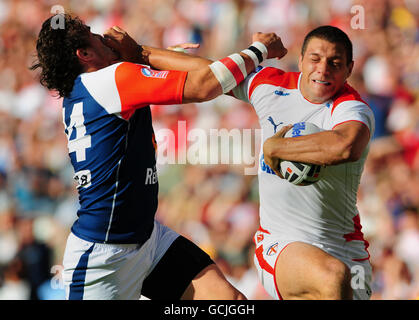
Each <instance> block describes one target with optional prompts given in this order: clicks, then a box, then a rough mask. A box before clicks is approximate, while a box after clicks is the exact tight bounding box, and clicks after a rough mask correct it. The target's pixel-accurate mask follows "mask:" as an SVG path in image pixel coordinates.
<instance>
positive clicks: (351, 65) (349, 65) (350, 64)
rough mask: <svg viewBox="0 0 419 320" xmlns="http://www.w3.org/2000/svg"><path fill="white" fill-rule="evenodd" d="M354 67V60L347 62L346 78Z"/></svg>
mask: <svg viewBox="0 0 419 320" xmlns="http://www.w3.org/2000/svg"><path fill="white" fill-rule="evenodd" d="M353 68H354V61H351V62H350V63H349V64H348V76H347V77H346V79H348V78H349V77H350V76H351V74H352V69H353Z"/></svg>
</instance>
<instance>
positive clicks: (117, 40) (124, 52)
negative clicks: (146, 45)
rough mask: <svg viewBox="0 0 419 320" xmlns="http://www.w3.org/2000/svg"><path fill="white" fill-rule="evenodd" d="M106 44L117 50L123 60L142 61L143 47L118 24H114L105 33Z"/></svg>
mask: <svg viewBox="0 0 419 320" xmlns="http://www.w3.org/2000/svg"><path fill="white" fill-rule="evenodd" d="M103 37H104V39H105V44H106V45H107V46H108V47H110V48H112V49H114V50H115V51H117V52H118V53H119V54H120V56H121V58H122V60H123V61H128V62H134V63H142V60H141V59H142V57H141V51H142V50H141V47H140V46H139V45H138V43H137V42H135V40H134V39H133V38H131V37H130V35H129V34H128V33H127V32H126V31H125V30H123V29H121V28H120V27H118V26H113V27H112V28H109V29H108V30H106V32H105V33H104V34H103Z"/></svg>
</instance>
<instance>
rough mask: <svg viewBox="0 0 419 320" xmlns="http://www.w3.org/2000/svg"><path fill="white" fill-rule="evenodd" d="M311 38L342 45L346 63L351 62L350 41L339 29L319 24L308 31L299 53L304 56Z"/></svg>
mask: <svg viewBox="0 0 419 320" xmlns="http://www.w3.org/2000/svg"><path fill="white" fill-rule="evenodd" d="M312 38H319V39H322V40H326V41H329V42H331V43H339V44H341V45H343V47H344V49H345V52H346V59H347V61H346V62H347V64H349V63H351V62H352V59H353V55H352V42H351V40H350V39H349V37H348V35H347V34H346V33H345V32H343V31H342V30H341V29H339V28H336V27H333V26H321V27H318V28H316V29H314V30H312V31H310V32H309V33H308V34H307V35H306V37H305V38H304V42H303V46H302V47H301V55H302V56H304V53H305V52H306V49H307V45H308V43H309V41H310V40H311V39H312Z"/></svg>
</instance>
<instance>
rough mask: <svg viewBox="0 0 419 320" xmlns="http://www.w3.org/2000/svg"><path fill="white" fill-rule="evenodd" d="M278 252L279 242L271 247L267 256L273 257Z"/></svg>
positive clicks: (267, 251)
mask: <svg viewBox="0 0 419 320" xmlns="http://www.w3.org/2000/svg"><path fill="white" fill-rule="evenodd" d="M277 252H278V242H277V243H275V244H273V245H271V246H270V247H269V248H268V250H266V254H267V255H268V256H273V255H274V254H276V253H277Z"/></svg>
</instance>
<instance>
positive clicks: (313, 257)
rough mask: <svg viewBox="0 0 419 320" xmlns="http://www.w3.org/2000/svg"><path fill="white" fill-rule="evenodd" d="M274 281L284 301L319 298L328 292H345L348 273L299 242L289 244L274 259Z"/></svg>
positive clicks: (313, 247) (339, 263) (312, 247)
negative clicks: (275, 259) (275, 260)
mask: <svg viewBox="0 0 419 320" xmlns="http://www.w3.org/2000/svg"><path fill="white" fill-rule="evenodd" d="M275 277H276V279H277V283H276V284H277V289H278V290H279V292H280V294H281V296H282V297H283V298H284V299H288V298H302V299H307V298H316V297H317V298H318V297H322V296H324V294H325V293H328V291H329V290H344V289H345V288H348V286H349V285H350V271H349V268H348V267H347V266H346V265H345V264H344V263H343V262H342V261H340V260H339V259H337V258H335V257H333V256H332V255H330V254H328V253H326V252H325V251H323V250H321V249H319V248H318V247H316V246H314V245H311V244H308V243H304V242H298V241H297V242H292V243H289V244H288V245H287V246H286V248H284V250H283V251H282V252H281V254H280V255H279V256H278V257H277V262H276V265H275ZM346 292H348V290H346Z"/></svg>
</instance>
